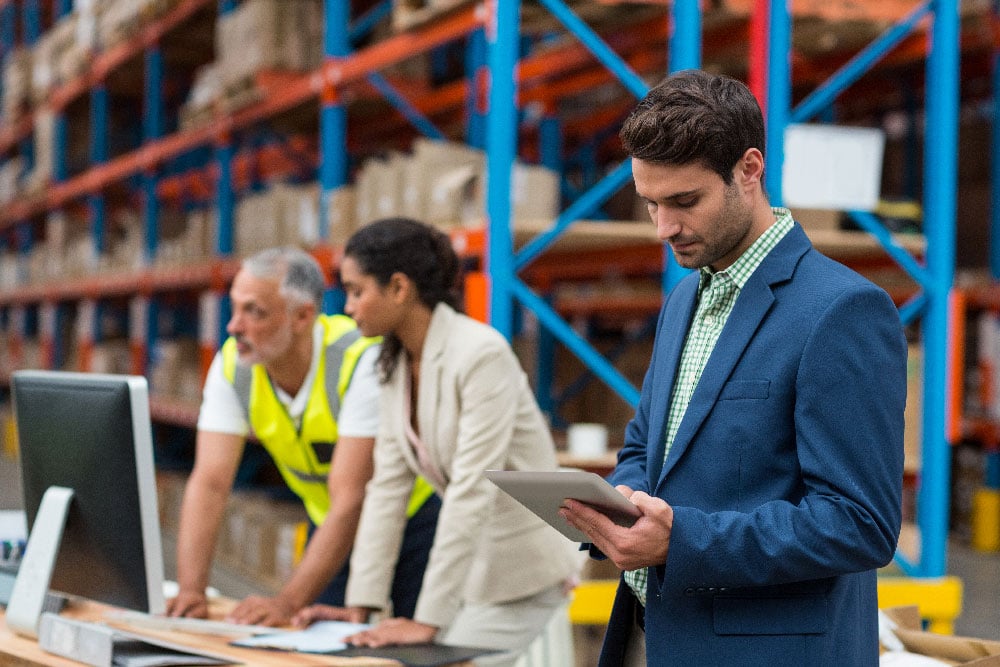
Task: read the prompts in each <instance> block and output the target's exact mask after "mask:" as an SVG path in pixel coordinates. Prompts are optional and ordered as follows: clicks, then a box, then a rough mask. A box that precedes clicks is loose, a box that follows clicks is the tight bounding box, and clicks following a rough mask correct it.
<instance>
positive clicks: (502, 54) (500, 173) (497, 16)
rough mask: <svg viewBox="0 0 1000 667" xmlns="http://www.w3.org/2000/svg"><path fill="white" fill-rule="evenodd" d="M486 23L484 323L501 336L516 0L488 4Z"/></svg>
mask: <svg viewBox="0 0 1000 667" xmlns="http://www.w3.org/2000/svg"><path fill="white" fill-rule="evenodd" d="M492 7H493V11H494V15H493V16H491V17H490V18H489V19H488V25H487V27H486V62H487V64H488V66H489V70H490V92H489V109H488V111H487V114H486V169H487V174H488V175H489V176H488V187H487V190H486V220H487V233H488V245H487V250H486V271H487V274H488V275H489V277H490V285H489V289H490V296H489V302H490V311H489V312H490V323H491V324H492V325H493V327H494V328H496V329H497V330H498V331H499V332H500V333H502V334H503V335H504V336H506V337H507V338H510V337H511V336H512V334H513V326H514V317H513V313H514V294H513V285H514V281H515V280H516V275H515V273H514V262H513V257H514V240H513V237H512V235H511V204H510V192H511V172H512V170H513V167H514V161H515V159H516V158H517V108H516V104H512V101H513V100H516V99H517V85H516V83H515V81H514V74H515V72H516V71H517V60H518V45H519V43H520V40H519V39H518V33H519V24H520V12H521V3H520V2H497V3H493V4H492Z"/></svg>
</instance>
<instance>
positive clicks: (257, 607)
mask: <svg viewBox="0 0 1000 667" xmlns="http://www.w3.org/2000/svg"><path fill="white" fill-rule="evenodd" d="M296 610H297V607H296V606H294V605H291V604H288V603H286V602H285V601H284V600H282V599H281V598H280V597H273V598H268V597H263V596H260V595H251V596H249V597H248V598H246V599H245V600H243V602H240V603H239V604H238V605H236V607H235V608H234V609H233V610H232V611H231V612H229V614H228V615H227V616H226V620H227V621H228V622H230V623H243V624H245V625H271V626H279V625H288V624H289V623H290V622H291V620H292V616H293V615H294V614H295V612H296Z"/></svg>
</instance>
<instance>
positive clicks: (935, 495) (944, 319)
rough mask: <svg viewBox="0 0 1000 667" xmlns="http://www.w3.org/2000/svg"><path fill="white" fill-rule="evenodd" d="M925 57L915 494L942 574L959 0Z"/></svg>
mask: <svg viewBox="0 0 1000 667" xmlns="http://www.w3.org/2000/svg"><path fill="white" fill-rule="evenodd" d="M934 10H935V11H934V23H933V27H932V29H931V39H930V45H931V48H930V53H929V54H928V58H927V83H926V90H925V109H926V117H927V126H926V127H927V129H926V137H925V148H924V214H925V216H924V233H925V235H926V238H927V251H926V254H927V271H928V272H929V273H930V274H931V282H932V288H931V290H930V291H929V293H928V297H929V298H928V303H927V309H926V312H925V314H924V317H923V320H922V327H923V328H922V334H923V342H924V378H923V382H924V400H923V403H922V405H923V424H922V426H923V428H922V433H923V454H922V466H921V480H920V489H919V495H918V498H917V518H918V522H919V524H920V539H921V549H920V564H919V567H918V568H917V572H916V574H918V575H920V576H925V577H938V576H942V575H944V574H945V569H946V551H947V550H946V545H947V539H948V508H949V487H950V471H951V451H950V448H949V447H948V443H947V441H946V439H945V432H946V431H945V406H946V404H947V384H948V383H947V377H948V375H947V366H948V359H947V352H948V349H947V348H948V310H949V308H948V305H949V299H950V296H951V288H952V283H953V276H954V273H955V207H956V199H955V191H956V188H957V173H958V156H957V151H956V150H955V147H956V146H957V145H958V99H959V79H958V77H959V33H960V26H959V17H958V0H934Z"/></svg>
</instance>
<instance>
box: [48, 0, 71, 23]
mask: <svg viewBox="0 0 1000 667" xmlns="http://www.w3.org/2000/svg"><path fill="white" fill-rule="evenodd" d="M71 11H73V0H52V15H53V16H55V17H56V19H57V20H58V19H61V18H62V17H64V16H66V15H67V14H69V13H70V12H71Z"/></svg>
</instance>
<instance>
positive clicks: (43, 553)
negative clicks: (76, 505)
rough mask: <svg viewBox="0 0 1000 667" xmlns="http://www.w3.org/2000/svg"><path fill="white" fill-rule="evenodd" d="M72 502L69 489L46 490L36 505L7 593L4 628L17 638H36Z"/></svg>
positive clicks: (54, 488) (71, 491)
mask: <svg viewBox="0 0 1000 667" xmlns="http://www.w3.org/2000/svg"><path fill="white" fill-rule="evenodd" d="M72 499H73V490H72V489H67V488H66V487H63V486H50V487H49V488H48V489H46V490H45V495H43V496H42V502H41V503H40V504H39V505H38V513H37V514H36V515H35V522H34V524H33V525H32V528H31V534H30V535H28V545H27V547H26V548H25V550H24V556H23V557H22V558H21V565H20V567H19V568H18V570H17V579H16V580H15V581H14V590H13V591H11V595H10V604H8V605H7V627H8V628H10V629H11V631H13V632H15V633H17V634H19V635H24V636H26V637H31V638H37V637H38V623H39V620H40V619H41V616H42V611H43V608H44V606H45V595H46V593H48V591H49V582H50V581H51V580H52V570H53V569H54V568H55V564H56V557H57V556H58V555H59V543H60V542H61V541H62V535H63V528H64V527H65V526H66V515H67V514H68V513H69V504H70V501H71V500H72Z"/></svg>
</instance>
